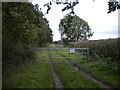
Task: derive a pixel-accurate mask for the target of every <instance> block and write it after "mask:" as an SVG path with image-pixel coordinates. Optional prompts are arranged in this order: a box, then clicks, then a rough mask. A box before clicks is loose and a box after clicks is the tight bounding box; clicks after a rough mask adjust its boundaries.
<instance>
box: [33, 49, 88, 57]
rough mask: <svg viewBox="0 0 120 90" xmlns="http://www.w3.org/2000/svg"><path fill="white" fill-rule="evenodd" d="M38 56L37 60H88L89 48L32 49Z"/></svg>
mask: <svg viewBox="0 0 120 90" xmlns="http://www.w3.org/2000/svg"><path fill="white" fill-rule="evenodd" d="M34 49H35V50H37V52H36V53H37V54H39V57H37V58H39V59H60V58H68V59H71V58H72V59H77V58H87V59H89V48H34Z"/></svg>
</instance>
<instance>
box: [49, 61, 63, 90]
mask: <svg viewBox="0 0 120 90" xmlns="http://www.w3.org/2000/svg"><path fill="white" fill-rule="evenodd" d="M49 65H50V70H51V73H52V77H53V81H54V85H55V88H64V86H63V84H62V82H61V80H60V78H59V76H58V75H57V73H56V70H55V65H54V63H52V62H49Z"/></svg>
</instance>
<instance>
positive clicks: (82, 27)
mask: <svg viewBox="0 0 120 90" xmlns="http://www.w3.org/2000/svg"><path fill="white" fill-rule="evenodd" d="M59 31H60V33H61V38H62V40H63V43H65V42H66V44H68V42H77V41H81V40H87V39H88V38H90V37H91V36H92V35H93V33H92V32H91V29H90V26H89V25H88V23H87V22H86V21H85V20H83V19H81V18H79V17H78V16H77V15H74V16H71V15H70V14H68V15H66V16H65V17H64V18H63V19H61V21H60V24H59Z"/></svg>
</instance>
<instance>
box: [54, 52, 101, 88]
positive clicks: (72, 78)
mask: <svg viewBox="0 0 120 90" xmlns="http://www.w3.org/2000/svg"><path fill="white" fill-rule="evenodd" d="M54 51H55V50H54ZM59 51H60V52H62V51H63V50H59ZM64 51H66V50H64ZM56 56H57V57H60V56H61V55H60V54H56V55H55V54H54V57H56ZM52 61H54V62H62V63H55V67H56V71H57V74H58V75H59V77H60V78H61V80H62V82H63V84H64V86H65V88H100V87H99V86H98V84H96V83H95V82H93V81H91V80H90V79H89V78H87V77H85V76H84V75H83V74H82V73H80V72H79V71H76V70H75V69H74V68H73V67H72V66H71V65H70V64H69V63H68V62H67V61H66V60H65V59H64V58H63V59H53V60H52Z"/></svg>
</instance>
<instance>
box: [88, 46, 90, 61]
mask: <svg viewBox="0 0 120 90" xmlns="http://www.w3.org/2000/svg"><path fill="white" fill-rule="evenodd" d="M89 58H90V55H89V48H87V59H89Z"/></svg>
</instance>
